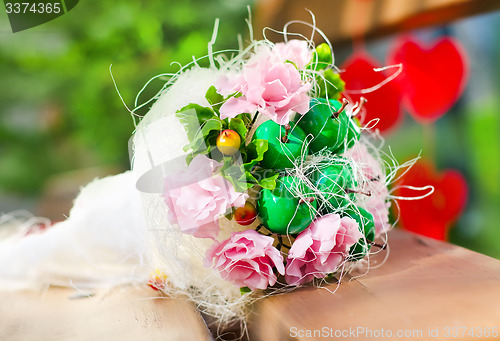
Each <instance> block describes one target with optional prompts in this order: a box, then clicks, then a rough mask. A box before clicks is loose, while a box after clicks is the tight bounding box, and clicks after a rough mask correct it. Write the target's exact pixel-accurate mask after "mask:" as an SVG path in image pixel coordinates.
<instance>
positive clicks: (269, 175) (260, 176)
mask: <svg viewBox="0 0 500 341" xmlns="http://www.w3.org/2000/svg"><path fill="white" fill-rule="evenodd" d="M247 173H248V172H247ZM247 177H249V176H248V175H247ZM278 177H279V174H278V173H276V172H275V171H274V170H272V169H259V170H254V171H253V172H252V173H251V178H253V181H255V183H257V184H258V185H259V186H260V187H262V188H266V189H269V190H273V189H274V188H275V187H276V179H278Z"/></svg>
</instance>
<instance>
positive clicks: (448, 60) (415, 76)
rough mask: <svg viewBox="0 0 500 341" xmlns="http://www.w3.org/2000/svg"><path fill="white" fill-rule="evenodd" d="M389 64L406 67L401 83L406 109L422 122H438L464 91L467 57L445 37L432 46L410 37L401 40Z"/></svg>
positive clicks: (400, 79)
mask: <svg viewBox="0 0 500 341" xmlns="http://www.w3.org/2000/svg"><path fill="white" fill-rule="evenodd" d="M389 62H390V63H391V64H398V63H401V64H403V72H402V73H401V75H400V76H399V77H397V81H398V82H399V84H400V85H401V90H402V91H403V96H404V103H405V107H406V109H407V110H408V111H409V112H410V114H411V115H412V116H413V117H414V118H415V119H416V120H418V121H421V122H429V121H434V120H436V119H438V118H439V117H441V116H442V115H444V114H445V113H446V112H447V111H448V110H449V109H450V108H451V107H452V105H453V104H454V103H455V102H456V101H457V99H458V98H459V97H460V95H461V94H462V92H463V90H464V87H465V83H466V79H467V62H466V55H465V53H464V52H463V49H462V48H461V46H460V45H459V44H458V43H457V42H456V41H454V40H453V39H451V38H441V39H440V40H438V41H437V42H435V43H434V44H433V45H432V46H429V47H425V46H423V44H422V43H421V42H418V41H417V40H414V39H412V38H409V37H403V38H400V39H399V41H398V42H396V44H395V45H394V49H393V50H392V52H391V54H390V57H389Z"/></svg>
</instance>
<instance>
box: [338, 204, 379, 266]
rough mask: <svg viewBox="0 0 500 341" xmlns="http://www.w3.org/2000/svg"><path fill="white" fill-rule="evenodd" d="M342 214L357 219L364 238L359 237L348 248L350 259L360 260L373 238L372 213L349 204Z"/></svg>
mask: <svg viewBox="0 0 500 341" xmlns="http://www.w3.org/2000/svg"><path fill="white" fill-rule="evenodd" d="M342 215H343V216H346V217H350V218H352V219H354V220H356V221H357V223H358V224H359V226H360V228H361V232H362V233H363V235H364V238H360V239H359V240H358V242H357V243H356V244H354V245H353V246H352V247H351V249H350V250H349V255H350V257H349V259H350V260H360V259H361V258H363V257H364V256H366V254H367V253H368V251H370V248H371V244H370V242H373V241H374V240H375V222H374V220H373V215H372V214H371V213H370V212H368V211H367V210H365V209H364V208H362V207H356V206H350V207H348V208H347V209H345V210H344V211H343V213H342Z"/></svg>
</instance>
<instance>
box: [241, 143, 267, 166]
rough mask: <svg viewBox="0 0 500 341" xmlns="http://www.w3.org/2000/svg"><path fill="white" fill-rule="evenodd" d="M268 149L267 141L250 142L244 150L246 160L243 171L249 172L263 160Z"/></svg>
mask: <svg viewBox="0 0 500 341" xmlns="http://www.w3.org/2000/svg"><path fill="white" fill-rule="evenodd" d="M268 148H269V141H267V140H264V139H257V140H253V141H252V142H250V143H249V144H248V146H247V148H246V150H247V158H246V162H245V164H244V165H245V169H246V170H248V171H250V170H251V169H252V167H253V166H255V165H256V164H257V163H258V162H259V161H262V159H263V158H264V153H265V152H267V149H268Z"/></svg>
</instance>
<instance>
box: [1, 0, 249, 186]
mask: <svg viewBox="0 0 500 341" xmlns="http://www.w3.org/2000/svg"><path fill="white" fill-rule="evenodd" d="M250 2H251V1H242V0H241V1H239V0H236V1H234V0H213V1H204V0H183V1H171V0H167V1H95V2H87V1H81V2H80V3H79V4H78V6H76V7H75V8H74V9H73V10H72V11H70V12H69V13H67V14H66V15H64V16H62V17H60V18H58V19H56V20H54V21H52V22H49V23H47V24H44V25H41V26H38V27H35V28H33V29H30V30H27V31H22V32H19V33H16V34H13V33H11V32H10V29H9V26H8V20H7V17H6V15H5V16H3V17H0V27H1V29H2V31H1V36H0V75H1V82H0V190H2V191H4V192H5V191H11V192H21V193H34V192H36V191H38V190H39V189H40V187H41V185H42V184H43V181H44V180H45V179H46V177H47V176H48V175H50V174H54V173H57V172H61V171H65V170H70V169H75V168H79V167H88V166H92V165H99V164H113V165H119V166H120V167H122V168H124V169H125V168H127V167H128V149H127V143H128V139H129V137H130V135H131V133H132V132H133V129H134V126H133V121H132V119H131V117H130V115H129V113H128V112H127V111H126V109H125V107H124V106H123V104H122V102H121V100H120V98H119V96H118V94H117V93H116V91H115V88H114V85H113V82H112V79H111V77H110V73H109V67H110V65H111V64H113V67H112V71H113V75H114V77H115V79H116V81H117V83H118V86H119V90H120V93H121V95H122V96H123V98H124V100H125V101H126V103H127V105H129V106H133V101H134V98H135V95H136V94H137V92H138V91H139V90H140V89H141V88H142V86H143V85H144V83H145V82H146V81H147V80H148V79H150V78H151V77H153V76H155V75H156V74H160V73H164V72H175V71H177V70H178V68H179V66H178V65H175V64H174V65H171V63H172V62H179V63H181V64H186V63H188V62H190V61H191V60H192V56H193V55H194V56H196V57H201V56H203V55H205V54H206V53H207V43H208V41H209V40H210V38H211V36H212V30H213V26H214V21H215V18H220V20H221V24H220V29H219V32H218V37H217V43H216V45H215V49H224V48H229V47H231V48H234V47H235V46H237V33H244V32H246V24H245V21H244V19H245V18H246V17H247V15H248V12H247V5H248V4H250ZM162 82H163V81H162V80H157V81H155V82H154V83H153V84H152V86H151V87H149V90H148V91H146V92H145V93H144V96H143V97H142V99H147V98H148V97H151V96H153V95H154V94H155V93H156V91H158V90H159V89H160V88H161V86H162ZM147 109H148V108H147V107H146V108H144V110H143V111H142V112H141V113H142V114H144V113H145V111H147Z"/></svg>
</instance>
